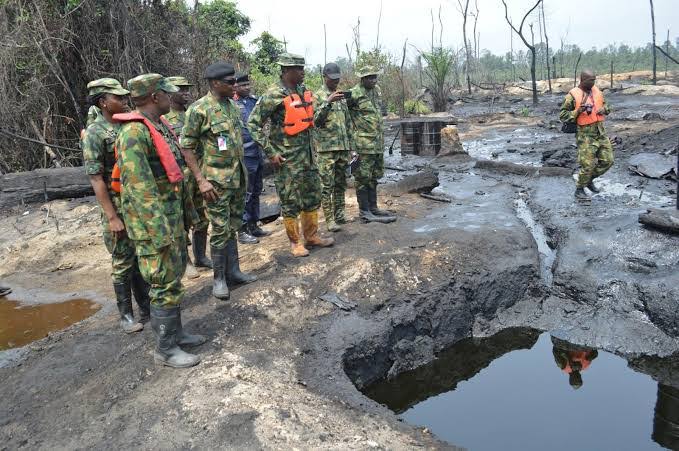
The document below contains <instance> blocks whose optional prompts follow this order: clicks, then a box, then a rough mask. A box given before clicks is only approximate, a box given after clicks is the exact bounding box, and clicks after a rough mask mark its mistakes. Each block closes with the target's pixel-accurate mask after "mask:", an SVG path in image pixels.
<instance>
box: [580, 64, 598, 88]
mask: <svg viewBox="0 0 679 451" xmlns="http://www.w3.org/2000/svg"><path fill="white" fill-rule="evenodd" d="M595 81H596V75H594V71H593V70H591V69H585V70H583V71H582V72H581V73H580V89H582V90H583V91H588V92H589V91H591V90H592V86H594V82H595Z"/></svg>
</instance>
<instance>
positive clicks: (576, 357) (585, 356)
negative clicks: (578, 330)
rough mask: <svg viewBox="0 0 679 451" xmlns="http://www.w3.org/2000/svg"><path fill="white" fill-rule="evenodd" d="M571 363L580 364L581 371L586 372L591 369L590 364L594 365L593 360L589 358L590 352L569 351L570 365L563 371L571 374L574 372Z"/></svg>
mask: <svg viewBox="0 0 679 451" xmlns="http://www.w3.org/2000/svg"><path fill="white" fill-rule="evenodd" d="M571 362H573V363H575V362H580V366H581V368H580V370H579V371H585V370H586V369H587V368H588V367H589V365H590V363H592V360H591V359H590V358H589V351H569V352H568V363H567V364H566V367H565V368H564V369H563V371H564V373H568V374H571V373H572V372H573V368H572V367H571Z"/></svg>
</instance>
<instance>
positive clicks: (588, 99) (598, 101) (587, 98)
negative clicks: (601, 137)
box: [569, 86, 606, 126]
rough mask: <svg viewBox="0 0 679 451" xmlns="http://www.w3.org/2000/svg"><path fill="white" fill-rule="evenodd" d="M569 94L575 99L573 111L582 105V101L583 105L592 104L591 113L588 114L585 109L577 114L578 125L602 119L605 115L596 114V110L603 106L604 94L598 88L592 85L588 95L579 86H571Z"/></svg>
mask: <svg viewBox="0 0 679 451" xmlns="http://www.w3.org/2000/svg"><path fill="white" fill-rule="evenodd" d="M569 94H570V95H572V96H573V99H575V111H577V110H579V109H580V106H581V105H583V101H584V104H585V105H592V112H591V113H589V114H588V113H587V111H583V112H582V113H580V114H579V115H578V119H577V123H578V125H580V126H582V125H589V124H594V123H596V122H603V121H604V118H605V117H606V116H604V115H603V114H596V113H597V111H599V110H602V109H603V108H604V95H603V93H602V92H601V91H600V90H599V88H597V87H596V86H592V90H591V91H590V93H589V95H588V94H587V93H586V92H585V91H583V90H582V89H580V88H573V89H571V91H570V92H569Z"/></svg>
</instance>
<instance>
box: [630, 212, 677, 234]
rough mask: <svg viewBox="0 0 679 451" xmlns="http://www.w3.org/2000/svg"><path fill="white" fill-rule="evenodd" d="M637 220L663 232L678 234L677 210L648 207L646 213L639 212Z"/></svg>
mask: <svg viewBox="0 0 679 451" xmlns="http://www.w3.org/2000/svg"><path fill="white" fill-rule="evenodd" d="M639 222H640V223H641V224H643V225H645V226H647V227H651V228H654V229H658V230H661V231H663V232H669V233H677V234H679V211H677V210H660V209H658V208H649V209H648V210H647V211H646V213H641V214H639Z"/></svg>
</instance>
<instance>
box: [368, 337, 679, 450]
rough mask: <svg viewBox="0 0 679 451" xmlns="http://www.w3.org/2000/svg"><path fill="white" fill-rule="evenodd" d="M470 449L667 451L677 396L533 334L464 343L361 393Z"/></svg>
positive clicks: (586, 351)
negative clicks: (661, 450)
mask: <svg viewBox="0 0 679 451" xmlns="http://www.w3.org/2000/svg"><path fill="white" fill-rule="evenodd" d="M363 392H364V393H365V394H366V395H367V396H369V397H371V398H372V399H374V400H376V401H377V402H380V403H382V404H384V405H386V406H388V407H389V408H390V409H392V410H393V411H394V412H396V413H397V414H399V416H400V417H401V418H402V419H404V420H405V421H407V422H409V423H411V424H416V425H422V426H426V427H427V428H429V429H430V430H431V431H432V432H434V433H435V434H437V435H438V436H439V437H440V438H442V439H444V440H448V441H450V442H452V443H455V444H456V445H458V446H463V447H467V448H468V449H470V450H481V451H483V450H498V449H521V450H545V449H549V450H572V449H592V450H603V449H611V450H612V449H615V450H634V451H643V450H656V449H663V448H664V447H667V448H670V449H676V447H675V446H676V445H678V444H679V414H676V413H675V412H679V390H678V389H677V388H674V387H670V386H667V385H662V384H659V383H656V382H655V381H654V380H653V379H652V378H651V377H649V376H647V375H645V374H642V373H639V372H635V371H634V370H633V369H631V368H630V367H629V366H628V362H627V361H626V360H625V359H623V358H621V357H618V356H616V355H613V354H609V353H607V352H604V351H600V350H596V349H593V348H587V347H582V346H577V345H574V344H571V343H568V342H566V341H562V340H559V339H557V338H554V337H551V336H550V335H549V334H547V333H543V334H541V333H540V332H538V331H536V330H533V329H523V328H519V329H506V330H504V331H502V332H500V333H498V334H497V335H494V336H492V337H489V338H485V339H468V340H463V341H461V342H459V343H458V344H456V345H454V346H453V347H451V348H449V349H448V350H446V351H444V352H442V353H441V354H440V355H439V356H438V359H437V360H435V361H434V362H432V363H431V364H429V365H427V366H424V367H421V368H418V369H416V370H413V371H410V372H407V373H404V374H401V375H399V376H397V377H396V378H395V379H393V380H390V381H381V382H378V383H376V384H373V385H371V386H369V387H367V388H365V389H364V390H363Z"/></svg>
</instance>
